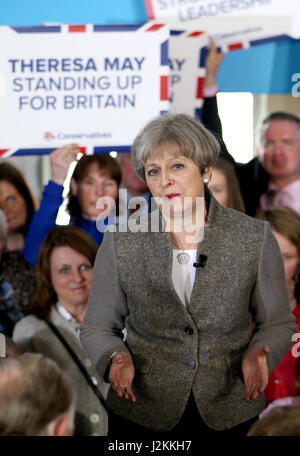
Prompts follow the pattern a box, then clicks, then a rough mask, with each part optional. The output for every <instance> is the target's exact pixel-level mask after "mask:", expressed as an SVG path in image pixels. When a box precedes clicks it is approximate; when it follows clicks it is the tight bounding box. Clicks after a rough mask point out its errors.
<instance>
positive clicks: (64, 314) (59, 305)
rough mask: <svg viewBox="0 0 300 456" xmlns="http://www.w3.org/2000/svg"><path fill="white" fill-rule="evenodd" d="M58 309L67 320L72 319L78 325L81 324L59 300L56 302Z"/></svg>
mask: <svg viewBox="0 0 300 456" xmlns="http://www.w3.org/2000/svg"><path fill="white" fill-rule="evenodd" d="M56 310H57V312H58V313H59V314H60V315H61V316H62V317H63V318H65V319H66V320H67V321H72V322H73V323H75V324H76V325H78V326H79V323H78V322H77V321H76V320H75V318H74V317H73V316H72V315H71V314H70V312H69V311H68V310H67V309H66V308H65V307H64V306H62V305H61V304H60V303H59V302H57V303H56Z"/></svg>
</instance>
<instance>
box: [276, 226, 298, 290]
mask: <svg viewBox="0 0 300 456" xmlns="http://www.w3.org/2000/svg"><path fill="white" fill-rule="evenodd" d="M273 234H274V236H275V237H276V239H277V242H278V244H279V248H280V251H281V254H282V258H283V262H284V270H285V276H286V280H287V282H289V281H290V280H291V279H292V278H293V277H294V275H295V273H296V269H297V266H298V264H299V263H300V256H299V253H298V249H297V247H296V246H295V244H293V243H292V242H291V241H290V240H289V239H288V238H286V237H285V236H283V235H282V234H280V233H278V232H277V231H274V230H273Z"/></svg>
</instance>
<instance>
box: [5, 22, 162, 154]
mask: <svg viewBox="0 0 300 456" xmlns="http://www.w3.org/2000/svg"><path fill="white" fill-rule="evenodd" d="M168 38H169V30H168V27H167V26H165V25H163V24H160V25H156V24H152V23H147V24H144V25H138V26H133V25H132V26H96V25H85V26H78V27H77V28H76V26H68V25H55V26H42V27H31V28H27V27H14V28H12V27H6V26H3V27H0V42H1V55H0V81H1V87H0V89H1V90H0V96H1V97H0V119H1V129H0V149H1V151H2V152H0V153H2V154H3V151H5V150H6V149H8V154H10V153H11V152H12V151H13V150H15V149H20V148H23V149H28V150H29V151H30V149H43V148H44V149H47V148H56V147H59V146H62V145H64V144H66V143H70V142H76V143H78V144H79V145H81V146H88V147H91V146H95V147H100V148H101V147H106V146H109V147H114V146H115V149H117V148H118V147H120V148H122V147H127V146H130V144H131V143H132V141H133V139H134V138H135V136H136V134H137V132H138V131H139V130H140V129H141V128H142V127H143V126H144V125H145V123H146V122H147V121H148V120H150V119H151V118H153V117H154V116H157V115H159V114H160V113H161V112H162V111H166V110H168V93H167V90H168V87H167V84H168V81H167V79H168V74H169V66H168Z"/></svg>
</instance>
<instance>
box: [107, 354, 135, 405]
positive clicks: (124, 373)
mask: <svg viewBox="0 0 300 456" xmlns="http://www.w3.org/2000/svg"><path fill="white" fill-rule="evenodd" d="M133 378H134V367H133V362H132V358H131V355H130V353H128V352H126V351H124V352H118V353H116V354H115V355H114V356H113V358H112V360H111V366H110V370H109V376H108V379H109V381H110V383H111V386H112V388H113V390H114V391H115V392H116V393H117V394H118V396H119V397H124V398H125V399H130V400H131V401H132V402H136V397H135V395H134V393H133V391H132V381H133Z"/></svg>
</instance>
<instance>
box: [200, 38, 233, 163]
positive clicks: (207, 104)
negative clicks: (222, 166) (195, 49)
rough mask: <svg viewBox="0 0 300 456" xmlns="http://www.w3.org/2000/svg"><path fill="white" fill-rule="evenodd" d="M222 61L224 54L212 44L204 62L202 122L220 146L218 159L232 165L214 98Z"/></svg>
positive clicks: (215, 98)
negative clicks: (222, 159) (220, 158)
mask: <svg viewBox="0 0 300 456" xmlns="http://www.w3.org/2000/svg"><path fill="white" fill-rule="evenodd" d="M223 59H224V53H223V52H219V50H218V48H217V45H216V43H215V42H212V43H211V46H210V48H209V51H208V54H207V57H206V60H205V67H206V77H205V81H204V92H203V95H204V101H203V109H202V122H203V124H204V125H205V127H207V128H208V129H209V130H210V131H211V132H213V133H214V134H215V135H216V137H217V139H218V141H219V143H220V145H221V153H220V157H222V158H225V159H226V160H228V161H230V162H231V163H233V164H234V163H235V161H234V159H233V157H232V156H231V155H230V153H229V152H228V150H227V147H226V144H225V143H224V141H223V135H222V123H221V119H220V117H219V112H218V103H217V97H216V94H217V91H218V85H217V74H218V71H219V68H220V65H221V63H222V61H223Z"/></svg>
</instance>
